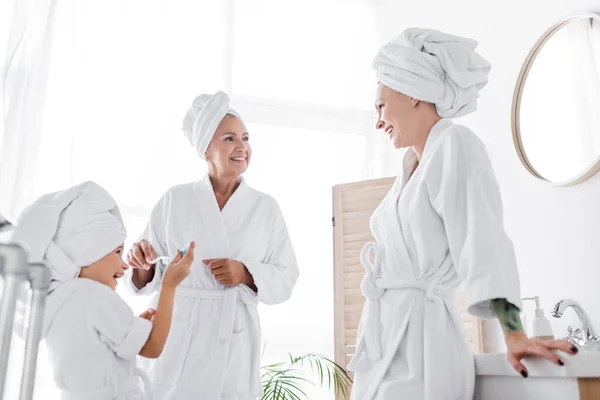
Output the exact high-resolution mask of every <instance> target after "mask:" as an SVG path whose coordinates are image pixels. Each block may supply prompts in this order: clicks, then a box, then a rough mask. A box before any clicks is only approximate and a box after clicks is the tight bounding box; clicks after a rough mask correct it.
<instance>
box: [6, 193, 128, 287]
mask: <svg viewBox="0 0 600 400" xmlns="http://www.w3.org/2000/svg"><path fill="white" fill-rule="evenodd" d="M16 225H17V226H16V228H15V229H14V230H13V232H11V236H10V241H11V242H12V243H16V244H18V245H20V246H21V247H23V248H24V249H25V250H26V251H27V253H28V260H29V262H31V263H36V262H42V263H45V264H46V265H47V266H48V268H49V269H50V272H51V278H52V283H51V285H50V291H52V290H54V289H55V288H56V287H58V286H59V285H60V284H62V283H64V282H67V281H69V280H71V279H75V278H77V277H78V276H79V271H80V270H81V268H82V267H85V266H89V265H90V264H93V263H94V262H96V261H98V260H100V259H101V258H103V257H104V256H106V255H108V254H109V253H110V252H112V251H113V250H115V249H116V248H117V247H119V246H120V245H121V244H122V243H123V242H124V241H125V238H126V232H125V227H124V225H123V219H122V218H121V213H120V212H119V208H118V207H117V204H116V202H115V200H114V199H113V198H112V197H111V195H110V194H108V192H107V191H106V190H104V189H103V188H102V187H100V186H99V185H97V184H96V183H94V182H85V183H82V184H80V185H77V186H74V187H72V188H70V189H67V190H64V191H61V192H56V193H49V194H46V195H44V196H42V197H40V198H39V199H38V200H36V201H35V202H34V203H33V204H31V205H30V206H29V207H27V208H26V209H25V210H24V211H23V212H22V213H21V215H20V216H19V218H18V220H17V224H16Z"/></svg>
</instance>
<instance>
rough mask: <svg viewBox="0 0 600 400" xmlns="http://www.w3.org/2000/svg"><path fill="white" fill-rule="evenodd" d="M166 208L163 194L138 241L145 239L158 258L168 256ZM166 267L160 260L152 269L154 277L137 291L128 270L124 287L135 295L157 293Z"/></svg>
mask: <svg viewBox="0 0 600 400" xmlns="http://www.w3.org/2000/svg"><path fill="white" fill-rule="evenodd" d="M166 207H167V195H166V194H165V195H164V196H163V197H162V198H161V199H160V200H159V201H158V203H157V204H156V205H155V206H154V208H153V209H152V213H151V214H150V220H149V221H148V223H147V224H146V228H145V229H144V232H143V233H142V234H141V236H140V237H139V239H138V240H142V239H145V240H147V241H148V242H150V244H151V245H152V247H154V250H155V251H156V253H157V254H158V255H159V256H164V255H168V254H169V253H168V250H167V245H166V241H165V236H166V235H165V227H166V222H165V217H164V216H165V215H166V210H165V208H166ZM166 267H167V265H166V264H165V263H164V262H163V261H162V260H161V261H159V262H158V263H157V264H156V265H155V268H154V277H153V278H152V280H151V281H150V282H148V283H147V284H146V286H144V287H143V288H141V289H138V288H137V287H136V286H135V285H134V284H133V281H132V278H133V268H129V270H128V271H127V273H126V275H125V285H126V286H127V289H128V290H129V291H130V292H131V293H132V294H135V295H151V294H153V293H154V292H156V291H158V288H159V286H160V283H161V281H162V274H163V272H164V270H165V269H166Z"/></svg>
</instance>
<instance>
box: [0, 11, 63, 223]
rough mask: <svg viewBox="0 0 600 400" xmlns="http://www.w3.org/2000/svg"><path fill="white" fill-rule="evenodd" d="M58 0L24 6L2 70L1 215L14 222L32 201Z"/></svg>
mask: <svg viewBox="0 0 600 400" xmlns="http://www.w3.org/2000/svg"><path fill="white" fill-rule="evenodd" d="M55 9H56V0H19V1H16V2H14V3H13V10H12V20H11V23H10V30H9V33H8V41H7V44H6V57H5V60H4V63H3V64H2V72H3V73H2V87H1V89H2V99H3V101H2V122H3V123H2V131H0V133H2V139H1V141H0V144H1V145H2V151H1V152H0V210H2V212H3V213H5V215H7V216H9V217H14V216H15V215H16V213H17V212H18V211H19V207H20V206H22V205H23V204H24V203H25V202H27V201H28V200H30V196H31V191H30V188H31V182H32V181H33V177H34V174H35V169H36V155H37V150H38V147H39V142H40V127H41V123H42V110H43V107H44V100H45V93H46V81H47V76H48V65H49V64H48V60H49V54H50V49H51V45H52V32H53V29H52V25H53V20H54V13H55Z"/></svg>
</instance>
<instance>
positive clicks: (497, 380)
mask: <svg viewBox="0 0 600 400" xmlns="http://www.w3.org/2000/svg"><path fill="white" fill-rule="evenodd" d="M561 359H562V360H563V361H564V363H565V365H564V366H562V367H561V366H558V365H555V364H552V363H551V362H549V361H547V360H545V359H542V358H539V357H532V358H529V359H526V360H523V365H525V367H527V370H528V371H529V377H528V378H527V379H524V378H523V377H522V376H521V375H520V374H519V373H518V372H517V371H515V370H514V369H513V367H512V366H511V365H510V363H509V362H508V360H507V359H506V354H504V353H495V354H478V355H476V356H475V371H476V379H475V396H474V400H506V399H511V400H537V399H539V400H542V399H543V400H598V399H600V352H598V353H581V354H577V355H575V356H570V355H567V354H564V353H563V354H561Z"/></svg>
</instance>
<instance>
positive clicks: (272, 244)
mask: <svg viewBox="0 0 600 400" xmlns="http://www.w3.org/2000/svg"><path fill="white" fill-rule="evenodd" d="M272 201H273V210H274V213H273V222H272V224H271V235H270V237H268V238H265V240H268V241H269V246H268V251H267V253H266V255H265V258H264V259H263V260H262V261H261V262H256V261H248V260H239V261H240V262H241V263H243V264H244V265H245V266H246V268H247V269H248V271H249V272H250V274H251V275H252V277H253V278H254V284H255V285H256V287H257V288H258V292H257V299H258V301H260V302H262V303H265V304H278V303H282V302H284V301H286V300H287V299H289V298H290V296H291V295H292V289H293V288H294V285H295V284H296V281H297V280H298V275H299V271H298V263H297V261H296V255H295V254H294V248H293V247H292V242H291V240H290V236H289V234H288V230H287V226H286V224H285V220H284V219H283V214H282V213H281V209H280V208H279V205H278V204H277V202H276V201H275V200H272Z"/></svg>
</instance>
